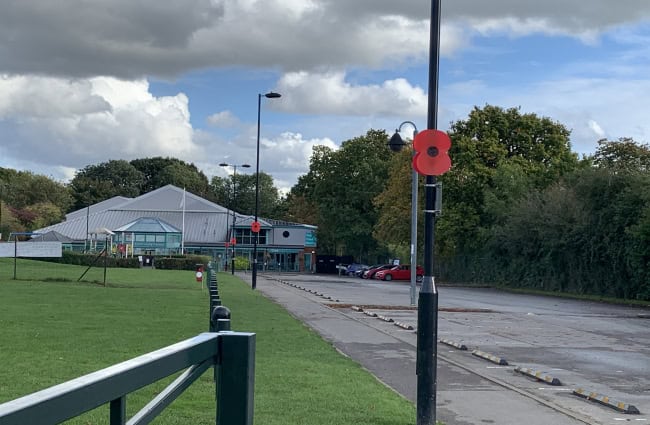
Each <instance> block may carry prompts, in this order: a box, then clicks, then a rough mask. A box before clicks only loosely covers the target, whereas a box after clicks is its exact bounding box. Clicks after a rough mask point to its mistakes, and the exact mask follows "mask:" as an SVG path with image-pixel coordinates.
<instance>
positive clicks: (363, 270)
mask: <svg viewBox="0 0 650 425" xmlns="http://www.w3.org/2000/svg"><path fill="white" fill-rule="evenodd" d="M373 267H376V266H374V265H373V266H363V267H360V268H359V269H358V270H357V271H355V272H354V275H355V276H356V277H360V278H363V274H364V273H365V272H366V271H367V270H368V269H371V268H373Z"/></svg>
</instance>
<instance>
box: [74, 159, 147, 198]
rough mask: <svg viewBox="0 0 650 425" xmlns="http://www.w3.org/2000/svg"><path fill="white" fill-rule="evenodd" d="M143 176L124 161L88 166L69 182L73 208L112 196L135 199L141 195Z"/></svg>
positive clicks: (111, 161)
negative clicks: (72, 194) (73, 200)
mask: <svg viewBox="0 0 650 425" xmlns="http://www.w3.org/2000/svg"><path fill="white" fill-rule="evenodd" d="M143 184H144V175H143V174H142V172H140V171H138V170H137V169H136V168H135V167H134V166H133V165H131V164H130V163H129V162H127V161H124V160H110V161H108V162H104V163H101V164H98V165H88V166H86V167H85V168H84V169H82V170H80V171H78V172H77V173H76V175H75V177H74V178H73V179H72V181H70V188H71V189H72V191H73V193H74V198H75V204H74V206H75V208H76V209H81V208H85V207H86V206H88V205H91V204H95V203H97V202H101V201H104V200H106V199H110V198H112V197H114V196H125V197H129V198H132V197H136V196H139V195H140V193H141V188H142V186H143Z"/></svg>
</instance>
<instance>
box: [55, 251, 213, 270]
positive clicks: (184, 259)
mask: <svg viewBox="0 0 650 425" xmlns="http://www.w3.org/2000/svg"><path fill="white" fill-rule="evenodd" d="M153 258H154V260H153V264H154V267H155V268H157V269H166V270H196V267H197V264H202V265H203V266H204V267H205V266H206V265H207V264H208V262H209V261H210V257H209V256H205V255H186V256H171V257H167V256H166V257H163V256H159V257H153ZM43 260H44V261H49V262H52V263H60V264H72V265H76V266H90V265H91V264H94V265H96V266H101V267H103V266H104V260H106V266H107V267H120V268H131V269H137V268H139V267H140V261H139V259H138V257H137V256H136V257H131V258H118V257H111V256H109V257H108V258H104V257H103V256H101V257H98V254H97V253H92V254H84V253H80V252H74V251H63V255H62V256H61V257H59V258H47V259H43Z"/></svg>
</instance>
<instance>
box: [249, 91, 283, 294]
mask: <svg viewBox="0 0 650 425" xmlns="http://www.w3.org/2000/svg"><path fill="white" fill-rule="evenodd" d="M262 96H264V97H266V98H267V99H277V98H279V97H282V95H281V94H280V93H275V92H268V93H266V94H261V93H258V94H257V153H256V159H255V221H254V225H255V226H256V227H257V229H256V230H257V231H256V232H254V233H255V235H254V237H253V274H252V276H251V288H252V289H255V288H257V243H258V239H259V235H260V233H259V232H260V229H259V224H258V223H257V218H258V215H259V210H260V114H261V112H260V111H261V110H262Z"/></svg>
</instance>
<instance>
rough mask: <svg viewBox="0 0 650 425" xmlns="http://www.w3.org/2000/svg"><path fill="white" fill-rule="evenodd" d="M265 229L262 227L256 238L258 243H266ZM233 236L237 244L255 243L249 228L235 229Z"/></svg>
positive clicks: (253, 234) (253, 235)
mask: <svg viewBox="0 0 650 425" xmlns="http://www.w3.org/2000/svg"><path fill="white" fill-rule="evenodd" d="M266 235H267V230H266V229H262V230H260V233H259V238H258V239H257V244H258V245H266ZM235 238H236V239H237V244H238V245H253V244H254V243H255V233H253V232H252V231H251V229H235Z"/></svg>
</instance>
